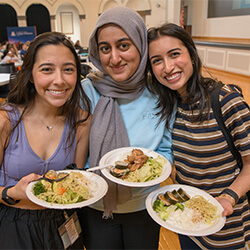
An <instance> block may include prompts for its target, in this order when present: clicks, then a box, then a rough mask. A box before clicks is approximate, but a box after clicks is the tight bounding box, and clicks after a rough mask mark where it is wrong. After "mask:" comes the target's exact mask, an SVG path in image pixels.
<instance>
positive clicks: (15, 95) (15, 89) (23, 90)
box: [4, 32, 90, 145]
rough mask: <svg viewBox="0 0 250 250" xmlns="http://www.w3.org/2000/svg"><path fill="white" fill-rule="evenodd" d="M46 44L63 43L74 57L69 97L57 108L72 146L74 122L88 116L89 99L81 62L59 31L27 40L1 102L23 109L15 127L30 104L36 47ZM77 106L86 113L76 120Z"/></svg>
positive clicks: (33, 98)
mask: <svg viewBox="0 0 250 250" xmlns="http://www.w3.org/2000/svg"><path fill="white" fill-rule="evenodd" d="M47 45H63V46H65V47H67V48H68V49H69V50H70V51H71V52H72V54H73V55H74V57H75V62H76V68H77V82H76V86H75V89H74V91H73V93H72V96H71V98H70V99H69V100H68V101H67V102H66V103H65V104H64V105H63V107H61V109H60V114H58V115H63V116H65V117H66V118H67V120H68V122H69V124H70V128H71V129H70V134H69V136H68V140H70V142H71V145H72V143H73V140H74V136H75V131H76V128H77V126H78V124H80V123H82V122H84V121H86V120H87V119H88V117H89V114H90V102H89V99H88V97H87V95H86V94H85V92H84V90H83V88H82V85H81V64H80V61H79V58H78V56H77V53H76V51H75V49H74V47H73V46H72V43H71V42H70V41H69V40H68V39H67V37H66V36H65V35H64V34H62V33H59V32H46V33H43V34H41V35H39V36H37V37H36V38H35V39H34V40H33V41H32V42H31V43H30V45H29V48H28V50H27V51H26V54H25V58H24V61H23V65H22V67H21V71H20V72H19V74H18V78H17V81H16V82H15V84H14V86H12V89H11V91H10V93H9V94H8V96H7V98H6V102H5V103H4V105H5V104H8V105H10V106H13V107H22V108H23V111H22V114H21V117H20V119H19V121H17V123H16V124H15V126H14V128H13V129H15V128H16V127H17V126H18V124H19V123H20V121H21V119H22V117H23V116H24V114H25V113H26V112H28V111H29V110H30V109H31V108H32V106H33V104H34V101H35V96H36V89H35V87H34V84H33V83H32V82H31V81H30V80H31V79H32V69H33V65H34V63H35V61H36V56H37V52H38V51H39V49H41V48H42V47H44V46H47ZM81 107H84V110H86V111H87V113H88V115H87V116H86V117H85V118H84V119H83V120H80V119H78V118H79V110H80V108H81Z"/></svg>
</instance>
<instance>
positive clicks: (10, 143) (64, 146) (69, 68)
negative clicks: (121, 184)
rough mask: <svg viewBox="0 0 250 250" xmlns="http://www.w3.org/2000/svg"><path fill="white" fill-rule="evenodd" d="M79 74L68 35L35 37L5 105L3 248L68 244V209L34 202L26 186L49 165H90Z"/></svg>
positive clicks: (0, 129)
mask: <svg viewBox="0 0 250 250" xmlns="http://www.w3.org/2000/svg"><path fill="white" fill-rule="evenodd" d="M80 79H81V68H80V62H79V60H78V57H77V54H76V52H75V50H74V48H73V46H72V44H71V43H70V42H69V41H68V40H67V38H66V37H65V36H64V35H63V34H61V33H56V32H49V33H44V34H42V35H39V36H38V37H36V38H35V39H34V40H33V41H32V42H31V44H30V47H29V49H28V50H27V52H26V56H25V59H24V62H23V66H22V69H21V71H20V74H19V77H18V79H17V82H16V84H15V85H14V87H13V89H12V90H11V92H10V93H9V95H8V97H7V101H6V102H5V103H4V104H3V105H2V106H1V109H0V134H1V136H0V164H1V169H0V194H1V195H0V231H1V233H0V242H1V246H2V247H3V248H6V249H17V248H18V249H20V248H22V249H63V247H64V246H63V242H62V240H61V238H60V235H59V233H58V228H59V227H60V226H61V225H62V224H63V223H64V222H65V217H64V212H63V211H62V210H56V209H51V210H50V209H44V208H43V207H41V206H38V205H36V204H34V203H32V202H31V201H30V200H29V199H28V198H27V196H26V192H25V191H26V187H27V185H28V184H29V182H30V181H33V180H36V179H37V178H38V177H39V176H40V175H42V174H44V173H46V172H47V171H48V170H50V169H53V170H62V169H64V168H65V167H66V166H67V165H68V164H70V163H73V162H74V163H76V164H77V165H78V167H79V168H83V167H84V165H85V162H86V159H87V154H88V139H89V129H90V120H91V116H90V113H89V109H90V108H89V107H90V106H89V101H88V98H87V96H86V95H85V93H84V91H83V89H82V86H81V83H80ZM81 103H83V106H84V107H85V110H82V109H81V108H80V104H81ZM67 213H68V215H70V214H71V213H72V211H71V210H69V211H67ZM82 246H83V245H82V244H81V245H77V246H76V247H77V248H81V247H82ZM73 247H74V245H73Z"/></svg>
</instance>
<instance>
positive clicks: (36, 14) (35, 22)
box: [26, 4, 51, 35]
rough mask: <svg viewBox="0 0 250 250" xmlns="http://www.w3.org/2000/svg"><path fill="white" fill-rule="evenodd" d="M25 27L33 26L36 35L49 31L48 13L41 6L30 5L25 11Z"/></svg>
mask: <svg viewBox="0 0 250 250" xmlns="http://www.w3.org/2000/svg"><path fill="white" fill-rule="evenodd" d="M26 20H27V26H35V27H36V33H37V35H39V34H42V33H44V32H48V31H51V25H50V15H49V11H48V10H47V8H46V7H44V6H43V5H42V4H32V5H31V6H30V7H29V8H28V9H27V11H26Z"/></svg>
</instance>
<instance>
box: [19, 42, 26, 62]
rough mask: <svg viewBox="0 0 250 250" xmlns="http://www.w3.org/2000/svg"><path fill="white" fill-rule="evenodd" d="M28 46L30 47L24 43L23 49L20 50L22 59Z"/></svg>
mask: <svg viewBox="0 0 250 250" xmlns="http://www.w3.org/2000/svg"><path fill="white" fill-rule="evenodd" d="M27 48H28V46H27V44H26V43H24V44H23V45H22V49H21V51H20V56H21V58H22V60H23V58H24V55H25V53H26V50H27Z"/></svg>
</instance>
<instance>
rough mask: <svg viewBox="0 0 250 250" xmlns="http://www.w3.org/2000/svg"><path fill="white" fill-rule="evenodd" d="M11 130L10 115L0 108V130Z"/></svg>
mask: <svg viewBox="0 0 250 250" xmlns="http://www.w3.org/2000/svg"><path fill="white" fill-rule="evenodd" d="M10 130H11V121H10V117H9V115H8V113H7V111H5V110H0V131H1V134H2V133H3V131H9V132H10Z"/></svg>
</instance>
